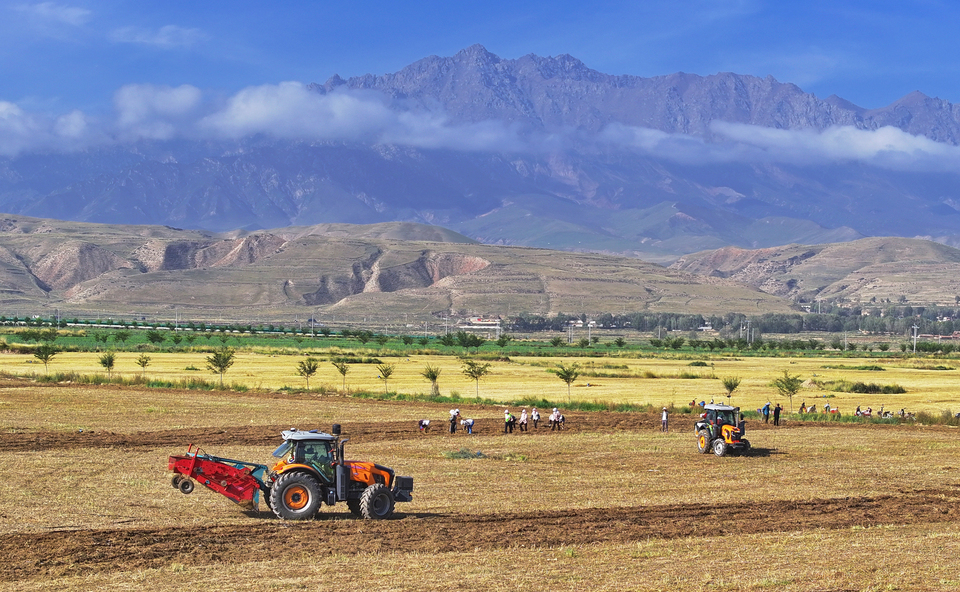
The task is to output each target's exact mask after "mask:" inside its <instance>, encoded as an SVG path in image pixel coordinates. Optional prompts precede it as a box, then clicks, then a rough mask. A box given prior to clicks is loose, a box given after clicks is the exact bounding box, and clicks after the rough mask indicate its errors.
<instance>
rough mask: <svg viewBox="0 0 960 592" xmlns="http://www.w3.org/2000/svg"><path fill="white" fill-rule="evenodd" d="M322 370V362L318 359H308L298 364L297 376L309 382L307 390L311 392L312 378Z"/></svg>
mask: <svg viewBox="0 0 960 592" xmlns="http://www.w3.org/2000/svg"><path fill="white" fill-rule="evenodd" d="M319 369H320V360H318V359H316V358H309V357H308V358H307V359H306V360H300V362H299V363H297V374H299V375H300V376H302V377H303V378H304V379H305V380H306V381H307V390H308V391H309V390H310V377H311V376H313V375H314V374H316V373H317V370H319Z"/></svg>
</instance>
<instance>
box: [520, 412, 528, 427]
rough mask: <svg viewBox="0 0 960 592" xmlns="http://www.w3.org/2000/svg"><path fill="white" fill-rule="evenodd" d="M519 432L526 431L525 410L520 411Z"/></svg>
mask: <svg viewBox="0 0 960 592" xmlns="http://www.w3.org/2000/svg"><path fill="white" fill-rule="evenodd" d="M520 431H521V432H525V431H527V410H526V409H521V410H520Z"/></svg>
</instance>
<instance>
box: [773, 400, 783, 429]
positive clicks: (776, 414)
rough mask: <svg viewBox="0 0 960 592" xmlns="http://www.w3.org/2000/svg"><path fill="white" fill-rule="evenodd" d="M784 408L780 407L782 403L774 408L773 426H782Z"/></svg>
mask: <svg viewBox="0 0 960 592" xmlns="http://www.w3.org/2000/svg"><path fill="white" fill-rule="evenodd" d="M782 409H783V407H781V406H780V403H777V406H776V407H774V408H773V425H775V426H778V425H780V411H781V410H782Z"/></svg>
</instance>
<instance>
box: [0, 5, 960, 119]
mask: <svg viewBox="0 0 960 592" xmlns="http://www.w3.org/2000/svg"><path fill="white" fill-rule="evenodd" d="M958 6H960V4H958V3H953V2H941V1H923V0H920V1H914V2H887V1H882V0H881V1H878V0H874V1H871V2H844V1H843V0H838V1H834V2H821V1H816V0H814V1H804V2H793V1H790V0H771V1H767V0H694V1H683V0H675V1H672V2H671V1H663V2H661V1H648V2H636V1H635V0H634V1H630V2H606V1H602V0H601V1H596V2H592V3H586V2H582V1H575V2H568V1H554V2H540V1H532V2H531V1H528V2H515V1H513V2H502V1H496V0H494V1H489V0H488V1H485V2H416V1H409V2H362V3H360V2H336V3H334V2H322V1H318V2H298V1H290V2H249V1H235V2H206V1H205V2H182V1H166V2H149V1H144V2H126V1H122V0H98V1H97V2H89V1H70V0H63V1H60V0H56V1H51V2H31V1H17V0H14V1H9V2H7V1H5V2H2V4H0V71H2V73H3V75H2V76H0V101H8V102H11V103H14V104H16V105H18V106H20V107H21V108H23V109H26V110H28V111H31V112H32V111H44V112H61V113H62V112H67V111H69V110H71V109H80V110H82V111H84V112H85V113H97V112H104V111H107V110H109V109H111V106H112V100H113V97H114V93H116V92H117V90H118V89H119V88H121V87H122V86H124V85H127V84H145V83H148V84H155V85H168V86H179V85H183V84H187V85H191V86H194V87H197V88H200V89H202V90H204V91H205V92H221V93H224V94H232V93H235V92H237V91H239V90H240V89H243V88H245V87H249V86H254V85H261V84H275V83H278V82H281V81H288V80H294V81H300V82H307V83H308V82H322V81H324V80H326V79H327V78H328V77H329V76H330V75H332V74H334V73H338V74H340V75H341V76H343V77H345V78H346V77H349V76H354V75H360V74H365V73H374V74H382V73H386V72H393V71H396V70H398V69H400V68H402V67H403V66H405V65H407V64H409V63H411V62H413V61H415V60H417V59H419V58H422V57H425V56H428V55H431V54H435V55H452V54H454V53H456V52H457V51H458V50H460V49H462V48H464V47H467V46H469V45H472V44H474V43H480V44H482V45H484V46H486V48H487V49H488V50H490V51H491V52H493V53H495V54H497V55H499V56H501V57H504V58H516V57H519V56H521V55H524V54H528V53H536V54H539V55H558V54H563V53H568V54H571V55H573V56H574V57H577V58H579V59H581V60H582V61H584V62H585V63H586V64H587V65H588V66H589V67H591V68H594V69H597V70H600V71H602V72H605V73H610V74H634V75H639V76H655V75H660V74H669V73H672V72H676V71H684V72H692V73H696V74H702V75H706V74H712V73H716V72H719V71H732V72H737V73H740V74H753V75H757V76H766V75H767V74H772V75H773V76H774V77H775V78H777V79H778V80H780V81H782V82H794V83H796V84H798V85H799V86H800V87H801V88H803V89H804V90H806V91H808V92H814V93H816V94H817V95H818V96H820V97H826V96H829V95H830V94H838V95H840V96H842V97H844V98H846V99H848V100H851V101H853V102H854V103H857V104H859V105H861V106H863V107H867V108H871V107H880V106H883V105H886V104H888V103H890V102H892V101H894V100H896V99H897V98H899V97H901V96H903V95H905V94H907V93H908V92H911V91H913V90H920V91H922V92H924V93H926V94H928V95H931V96H938V97H940V98H943V99H946V100H948V101H951V102H960V79H958V76H957V74H958V59H960V52H958V51H957V49H958V43H960V42H958V39H960V36H958V35H957V33H956V23H957V22H958V21H960V18H958V17H960V7H958Z"/></svg>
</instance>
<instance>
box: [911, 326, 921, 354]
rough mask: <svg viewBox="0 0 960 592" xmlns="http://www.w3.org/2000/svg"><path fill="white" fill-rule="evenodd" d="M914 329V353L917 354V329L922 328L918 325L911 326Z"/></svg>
mask: <svg viewBox="0 0 960 592" xmlns="http://www.w3.org/2000/svg"><path fill="white" fill-rule="evenodd" d="M911 328H912V329H913V354H914V355H916V354H917V331H918V330H919V329H920V327H918V326H917V325H914V326H913V327H911Z"/></svg>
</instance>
